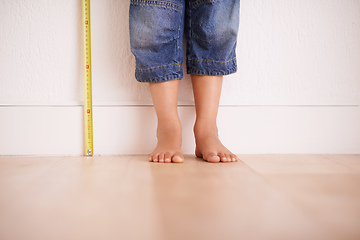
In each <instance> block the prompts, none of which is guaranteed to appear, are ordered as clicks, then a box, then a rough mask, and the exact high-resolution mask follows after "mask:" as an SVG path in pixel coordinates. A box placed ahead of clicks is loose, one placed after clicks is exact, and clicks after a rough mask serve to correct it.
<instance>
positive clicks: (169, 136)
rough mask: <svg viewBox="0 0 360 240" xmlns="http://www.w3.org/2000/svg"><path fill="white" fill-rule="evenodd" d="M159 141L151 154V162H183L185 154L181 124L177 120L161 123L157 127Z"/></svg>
mask: <svg viewBox="0 0 360 240" xmlns="http://www.w3.org/2000/svg"><path fill="white" fill-rule="evenodd" d="M157 138H158V143H157V146H156V148H155V150H154V151H153V152H152V153H151V154H150V156H149V161H150V162H160V163H171V162H174V163H182V162H184V156H183V154H182V151H181V124H180V121H178V122H177V121H175V123H174V122H172V123H167V124H162V125H161V124H159V126H158V129H157Z"/></svg>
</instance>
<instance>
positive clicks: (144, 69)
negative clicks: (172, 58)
mask: <svg viewBox="0 0 360 240" xmlns="http://www.w3.org/2000/svg"><path fill="white" fill-rule="evenodd" d="M178 65H180V64H169V65H161V66H156V67H150V68H139V67H138V66H136V68H137V69H138V70H140V71H146V70H151V69H155V68H161V67H171V66H178Z"/></svg>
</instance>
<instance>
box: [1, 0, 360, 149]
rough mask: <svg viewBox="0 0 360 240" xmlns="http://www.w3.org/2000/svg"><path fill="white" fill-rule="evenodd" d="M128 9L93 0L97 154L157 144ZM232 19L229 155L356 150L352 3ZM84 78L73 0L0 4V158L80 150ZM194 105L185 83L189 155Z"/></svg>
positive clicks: (359, 15) (226, 93) (357, 88)
mask: <svg viewBox="0 0 360 240" xmlns="http://www.w3.org/2000/svg"><path fill="white" fill-rule="evenodd" d="M128 7H129V1H128V0H106V1H104V0H92V1H91V14H92V15H91V17H92V63H93V104H94V124H95V126H94V138H95V139H94V144H95V153H97V154H126V153H147V152H148V151H150V150H151V149H152V148H153V146H154V144H155V143H156V139H155V134H154V133H155V129H154V128H155V123H156V119H155V115H154V113H153V110H152V108H151V98H150V95H149V92H148V86H147V84H144V83H138V82H136V80H135V79H134V76H133V75H134V58H133V56H132V55H131V52H130V50H129V36H128V34H129V33H128ZM240 18H241V19H240V31H239V39H238V40H239V43H238V48H237V54H238V67H239V70H238V72H237V73H236V74H233V75H230V76H226V77H225V79H224V86H223V93H222V98H221V108H220V115H219V129H220V135H221V136H222V139H223V141H224V142H225V143H227V145H228V146H231V147H230V149H231V150H233V151H234V152H236V153H274V152H276V153H360V108H359V104H360V1H358V0H316V1H310V0H304V1H295V0H272V1H262V0H242V1H241V17H240ZM82 71H83V70H82V29H81V1H80V0H77V1H75V0H63V1H52V0H32V1H20V0H0V155H4V154H7V155H12V154H25V155H26V154H50V155H51V154H82V152H83V149H82V129H81V128H82V107H81V105H82V104H83V89H82V88H83V87H82V86H83V76H82V74H83V73H82ZM192 104H193V99H192V93H191V84H190V81H189V77H188V76H187V77H186V78H185V79H183V80H182V82H181V86H180V97H179V105H181V106H182V107H180V114H181V115H182V116H181V117H182V118H183V119H184V120H183V121H184V123H183V124H184V128H185V127H186V128H185V129H184V144H183V145H184V147H183V150H184V152H185V153H193V149H194V141H193V136H192V133H191V126H192V123H193V119H194V112H193V108H192V107H191V105H192ZM188 105H190V107H189V106H188ZM24 113H26V115H24ZM221 114H222V115H221ZM224 116H228V117H224ZM295 116H297V117H295ZM339 116H342V117H339ZM229 118H230V119H232V120H231V121H229ZM269 118H270V119H271V121H270V120H269ZM129 119H132V121H129ZM234 119H237V121H233V120H234ZM134 121H135V122H137V121H140V122H141V124H140V125H137V124H135V123H134ZM145 121H147V124H145V126H144V124H143V123H144V122H145ZM137 123H138V122H137ZM323 123H324V124H323ZM124 124H127V127H126V128H123V127H122V125H124ZM136 126H142V129H143V130H142V131H139V130H138V129H139V128H137V127H136ZM260 130H261V131H260ZM230 131H231V133H232V134H229V132H230ZM259 131H260V132H259ZM39 136H42V137H39ZM129 136H131V137H129ZM340 138H341V139H340ZM127 139H128V140H127ZM264 139H267V140H266V141H265V140H264ZM24 141H25V143H24ZM139 142H141V144H139ZM120 143H121V144H120ZM124 145H126V146H124ZM139 145H140V146H139Z"/></svg>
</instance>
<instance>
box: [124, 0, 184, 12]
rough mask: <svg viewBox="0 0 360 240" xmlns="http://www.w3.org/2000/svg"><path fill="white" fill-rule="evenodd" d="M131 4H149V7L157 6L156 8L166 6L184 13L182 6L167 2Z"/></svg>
mask: <svg viewBox="0 0 360 240" xmlns="http://www.w3.org/2000/svg"><path fill="white" fill-rule="evenodd" d="M130 3H131V4H147V5H155V6H165V7H170V8H173V9H175V10H178V11H180V12H181V11H182V6H180V5H178V4H175V3H170V2H165V1H148V0H131V1H130Z"/></svg>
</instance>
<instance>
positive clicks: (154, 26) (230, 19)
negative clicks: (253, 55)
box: [129, 0, 240, 82]
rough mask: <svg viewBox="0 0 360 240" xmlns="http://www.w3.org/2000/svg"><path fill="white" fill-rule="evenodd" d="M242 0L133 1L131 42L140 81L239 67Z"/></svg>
mask: <svg viewBox="0 0 360 240" xmlns="http://www.w3.org/2000/svg"><path fill="white" fill-rule="evenodd" d="M239 9H240V0H152V1H150V0H131V1H130V11H129V27H130V45H131V51H132V53H133V54H134V56H135V59H136V70H135V77H136V79H137V81H139V82H164V81H169V80H173V79H182V78H183V70H182V62H183V49H182V47H183V35H184V33H185V36H186V69H187V73H188V74H197V75H213V76H220V75H227V74H231V73H234V72H236V69H237V65H236V55H235V48H236V41H237V33H238V28H239Z"/></svg>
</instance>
